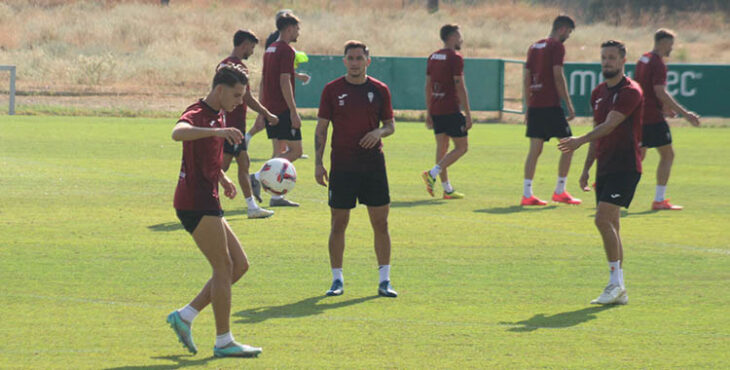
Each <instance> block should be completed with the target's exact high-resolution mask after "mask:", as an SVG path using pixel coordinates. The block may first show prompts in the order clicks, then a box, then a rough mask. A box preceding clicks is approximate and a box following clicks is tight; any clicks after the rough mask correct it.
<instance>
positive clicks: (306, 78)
mask: <svg viewBox="0 0 730 370" xmlns="http://www.w3.org/2000/svg"><path fill="white" fill-rule="evenodd" d="M294 78H296V79H297V80H299V81H302V85H306V84H308V83H309V80H311V79H312V76H310V75H308V74H306V73H300V72H294Z"/></svg>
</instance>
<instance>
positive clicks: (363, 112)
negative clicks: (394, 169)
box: [317, 76, 393, 172]
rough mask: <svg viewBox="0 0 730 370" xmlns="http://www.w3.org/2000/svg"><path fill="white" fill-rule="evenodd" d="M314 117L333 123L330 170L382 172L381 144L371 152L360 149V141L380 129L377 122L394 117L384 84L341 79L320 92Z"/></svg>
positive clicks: (368, 80) (372, 81)
mask: <svg viewBox="0 0 730 370" xmlns="http://www.w3.org/2000/svg"><path fill="white" fill-rule="evenodd" d="M317 116H318V117H319V118H322V119H326V120H329V121H332V128H333V131H332V153H331V154H330V161H331V165H332V169H333V170H341V171H355V172H364V171H374V170H382V169H385V156H384V155H383V143H382V141H381V142H379V143H378V144H377V145H376V146H375V147H373V148H370V149H365V148H363V147H361V146H360V144H359V142H360V139H362V138H363V137H364V136H365V134H367V133H368V132H370V131H372V130H375V129H376V128H378V127H380V121H387V120H389V119H392V118H393V106H392V105H391V101H390V90H389V89H388V86H387V85H385V84H384V83H382V82H380V81H378V80H376V79H374V78H372V77H370V76H368V77H367V80H366V81H365V83H363V84H361V85H353V84H351V83H349V82H347V80H345V77H340V78H338V79H336V80H334V81H331V82H330V83H328V84H327V85H326V86H325V87H324V90H322V99H321V101H320V103H319V113H318V114H317Z"/></svg>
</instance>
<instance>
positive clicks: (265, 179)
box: [259, 158, 297, 195]
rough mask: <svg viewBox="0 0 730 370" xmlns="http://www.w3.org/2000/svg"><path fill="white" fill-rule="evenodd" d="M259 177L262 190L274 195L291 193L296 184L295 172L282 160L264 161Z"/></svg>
mask: <svg viewBox="0 0 730 370" xmlns="http://www.w3.org/2000/svg"><path fill="white" fill-rule="evenodd" d="M259 175H260V177H259V180H260V181H261V186H262V187H263V188H264V190H266V191H267V192H269V193H271V194H275V195H284V194H287V193H289V192H291V191H292V189H294V184H296V182H297V170H296V169H295V168H294V165H293V164H292V163H291V162H289V161H287V160H286V159H284V158H272V159H269V160H268V161H266V163H264V166H263V167H261V170H260V171H259Z"/></svg>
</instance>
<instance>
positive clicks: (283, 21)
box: [276, 13, 299, 32]
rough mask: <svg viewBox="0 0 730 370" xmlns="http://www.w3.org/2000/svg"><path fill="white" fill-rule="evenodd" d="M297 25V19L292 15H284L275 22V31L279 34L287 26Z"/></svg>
mask: <svg viewBox="0 0 730 370" xmlns="http://www.w3.org/2000/svg"><path fill="white" fill-rule="evenodd" d="M298 24H299V18H297V16H296V15H294V14H292V13H284V14H283V15H282V16H281V17H279V19H277V20H276V29H277V30H279V32H281V31H282V30H284V28H287V27H289V26H296V25H298Z"/></svg>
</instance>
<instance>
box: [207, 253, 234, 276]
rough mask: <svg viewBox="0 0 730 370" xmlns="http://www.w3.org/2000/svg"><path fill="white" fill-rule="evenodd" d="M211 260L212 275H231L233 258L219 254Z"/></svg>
mask: <svg viewBox="0 0 730 370" xmlns="http://www.w3.org/2000/svg"><path fill="white" fill-rule="evenodd" d="M212 262H213V263H212V265H213V274H214V275H216V274H221V275H224V276H228V277H230V276H232V275H233V260H231V257H230V256H228V255H225V256H221V257H219V258H217V259H216V260H215V261H212Z"/></svg>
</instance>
